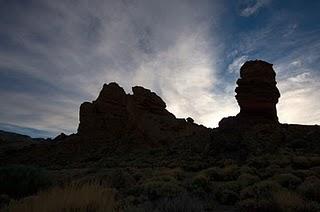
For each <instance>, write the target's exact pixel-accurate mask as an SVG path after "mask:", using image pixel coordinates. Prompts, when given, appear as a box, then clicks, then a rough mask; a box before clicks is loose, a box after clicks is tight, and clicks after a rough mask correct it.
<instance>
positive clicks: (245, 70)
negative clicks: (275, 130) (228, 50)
mask: <svg viewBox="0 0 320 212" xmlns="http://www.w3.org/2000/svg"><path fill="white" fill-rule="evenodd" d="M275 77H276V73H275V71H274V70H273V68H272V64H270V63H267V62H265V61H262V60H255V61H247V62H246V63H244V64H243V66H242V67H241V68H240V78H239V79H238V80H237V85H238V87H237V88H236V89H235V92H236V99H237V101H238V104H239V106H240V113H239V114H238V115H237V116H236V117H228V118H224V119H222V120H221V121H220V123H219V126H220V127H234V126H236V125H239V124H240V125H248V124H252V123H266V122H268V123H278V116H277V109H276V104H277V103H278V99H279V97H280V93H279V90H278V88H277V87H276V84H277V83H276V80H275Z"/></svg>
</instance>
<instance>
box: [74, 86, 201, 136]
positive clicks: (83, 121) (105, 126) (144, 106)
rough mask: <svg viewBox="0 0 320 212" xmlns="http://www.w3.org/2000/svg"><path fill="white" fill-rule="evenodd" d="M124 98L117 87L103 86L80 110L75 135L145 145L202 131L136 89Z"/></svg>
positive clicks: (149, 92) (154, 96)
mask: <svg viewBox="0 0 320 212" xmlns="http://www.w3.org/2000/svg"><path fill="white" fill-rule="evenodd" d="M132 92H133V94H132V95H131V94H126V93H125V91H124V90H123V88H121V87H120V86H119V85H118V84H117V83H114V82H112V83H110V84H104V86H103V89H102V90H101V92H100V94H99V96H98V98H97V99H96V100H95V101H93V102H92V103H90V102H85V103H83V104H82V105H81V107H80V124H79V128H78V135H80V136H90V137H91V138H92V137H102V138H120V137H123V136H130V138H132V137H134V138H135V139H139V140H148V142H159V141H160V142H170V141H172V140H174V139H175V138H176V137H179V136H187V135H190V134H192V133H193V132H194V131H195V130H199V129H202V130H203V129H206V128H204V127H200V126H199V125H196V124H193V123H191V122H187V121H186V120H185V119H177V118H176V117H175V116H174V115H173V114H171V113H170V112H169V111H167V110H166V104H165V102H164V101H163V100H162V99H161V98H160V97H159V96H157V95H156V94H155V93H154V92H151V91H150V90H148V89H145V88H143V87H140V86H135V87H133V88H132Z"/></svg>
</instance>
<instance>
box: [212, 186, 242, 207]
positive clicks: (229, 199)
mask: <svg viewBox="0 0 320 212" xmlns="http://www.w3.org/2000/svg"><path fill="white" fill-rule="evenodd" d="M216 199H217V200H218V201H219V203H221V204H225V205H234V204H235V203H236V202H237V201H238V200H239V194H238V193H236V192H234V191H231V190H228V189H226V190H222V191H221V192H219V193H217V195H216Z"/></svg>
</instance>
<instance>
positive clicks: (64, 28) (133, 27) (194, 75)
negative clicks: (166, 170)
mask: <svg viewBox="0 0 320 212" xmlns="http://www.w3.org/2000/svg"><path fill="white" fill-rule="evenodd" d="M8 7H10V8H9V9H10V10H13V9H14V10H15V11H17V14H14V15H15V16H14V18H13V20H12V21H13V22H14V24H12V25H10V26H6V23H5V22H1V21H0V27H1V28H6V31H5V32H2V34H3V35H4V36H6V37H8V38H9V44H8V45H11V46H10V48H7V49H1V50H0V58H1V60H0V61H1V62H0V70H1V72H2V73H3V77H2V79H3V80H4V79H5V78H6V79H7V81H11V83H16V82H17V80H18V77H17V78H14V77H12V76H14V75H18V76H25V79H26V80H25V81H24V82H23V83H22V84H21V85H20V86H18V87H12V86H9V87H7V88H6V89H4V90H3V91H2V92H1V96H2V99H7V100H6V101H5V102H4V103H2V104H1V106H0V109H1V110H2V111H5V112H4V113H1V115H0V120H1V121H2V122H5V123H10V124H16V125H19V126H27V127H32V128H37V129H41V130H51V132H58V131H64V132H69V133H70V132H74V131H76V128H77V123H78V108H79V105H80V104H81V102H83V101H92V100H93V99H95V98H96V96H97V94H98V92H99V90H100V89H101V86H102V85H103V83H105V82H110V81H117V82H118V83H119V84H120V85H121V86H123V87H124V88H125V90H127V92H130V90H131V87H132V86H134V85H143V86H146V87H148V88H150V89H152V90H154V91H155V92H157V93H158V94H159V95H161V97H163V98H164V99H165V101H166V102H167V105H168V109H169V110H170V111H171V112H173V113H174V114H176V115H177V116H178V117H187V116H192V117H194V119H195V120H196V121H197V122H199V123H202V124H206V125H211V126H213V125H214V124H216V122H217V121H216V120H214V118H213V116H214V114H215V113H216V112H218V111H219V112H220V111H221V110H219V109H218V103H216V101H215V100H214V98H212V97H213V96H214V95H216V94H215V93H212V92H211V91H212V90H214V89H213V88H214V86H215V79H216V71H215V58H216V55H215V54H217V53H218V51H216V52H213V51H211V48H214V45H215V42H216V40H215V39H216V38H215V34H214V33H213V32H212V30H213V29H214V27H215V22H216V21H217V20H216V19H217V18H218V16H219V15H218V14H219V2H215V3H214V4H212V3H211V2H210V1H201V2H200V3H199V2H197V3H192V2H190V1H161V2H160V1H90V2H89V1H85V0H83V1H76V2H74V1H42V2H41V3H37V4H36V5H33V6H30V8H26V9H24V7H23V5H20V4H19V3H14V4H12V5H9V6H8ZM213 14H214V15H213ZM6 15H10V14H6ZM217 50H218V49H217ZM8 76H10V77H8ZM9 78H10V79H9ZM220 113H221V112H220ZM208 114H209V115H208ZM223 115H224V114H223ZM223 115H220V117H219V118H218V119H220V118H222V117H223Z"/></svg>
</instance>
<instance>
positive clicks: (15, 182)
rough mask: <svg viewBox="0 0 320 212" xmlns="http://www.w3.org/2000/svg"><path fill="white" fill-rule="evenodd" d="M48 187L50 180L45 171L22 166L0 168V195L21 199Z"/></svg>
mask: <svg viewBox="0 0 320 212" xmlns="http://www.w3.org/2000/svg"><path fill="white" fill-rule="evenodd" d="M50 185H52V180H51V178H50V177H49V175H48V172H47V171H46V170H45V169H42V168H36V167H32V166H22V165H19V166H6V167H1V168H0V194H7V195H9V196H10V197H12V198H21V197H24V196H28V195H32V194H35V193H36V192H38V191H39V190H42V189H46V188H48V187H49V186H50Z"/></svg>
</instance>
